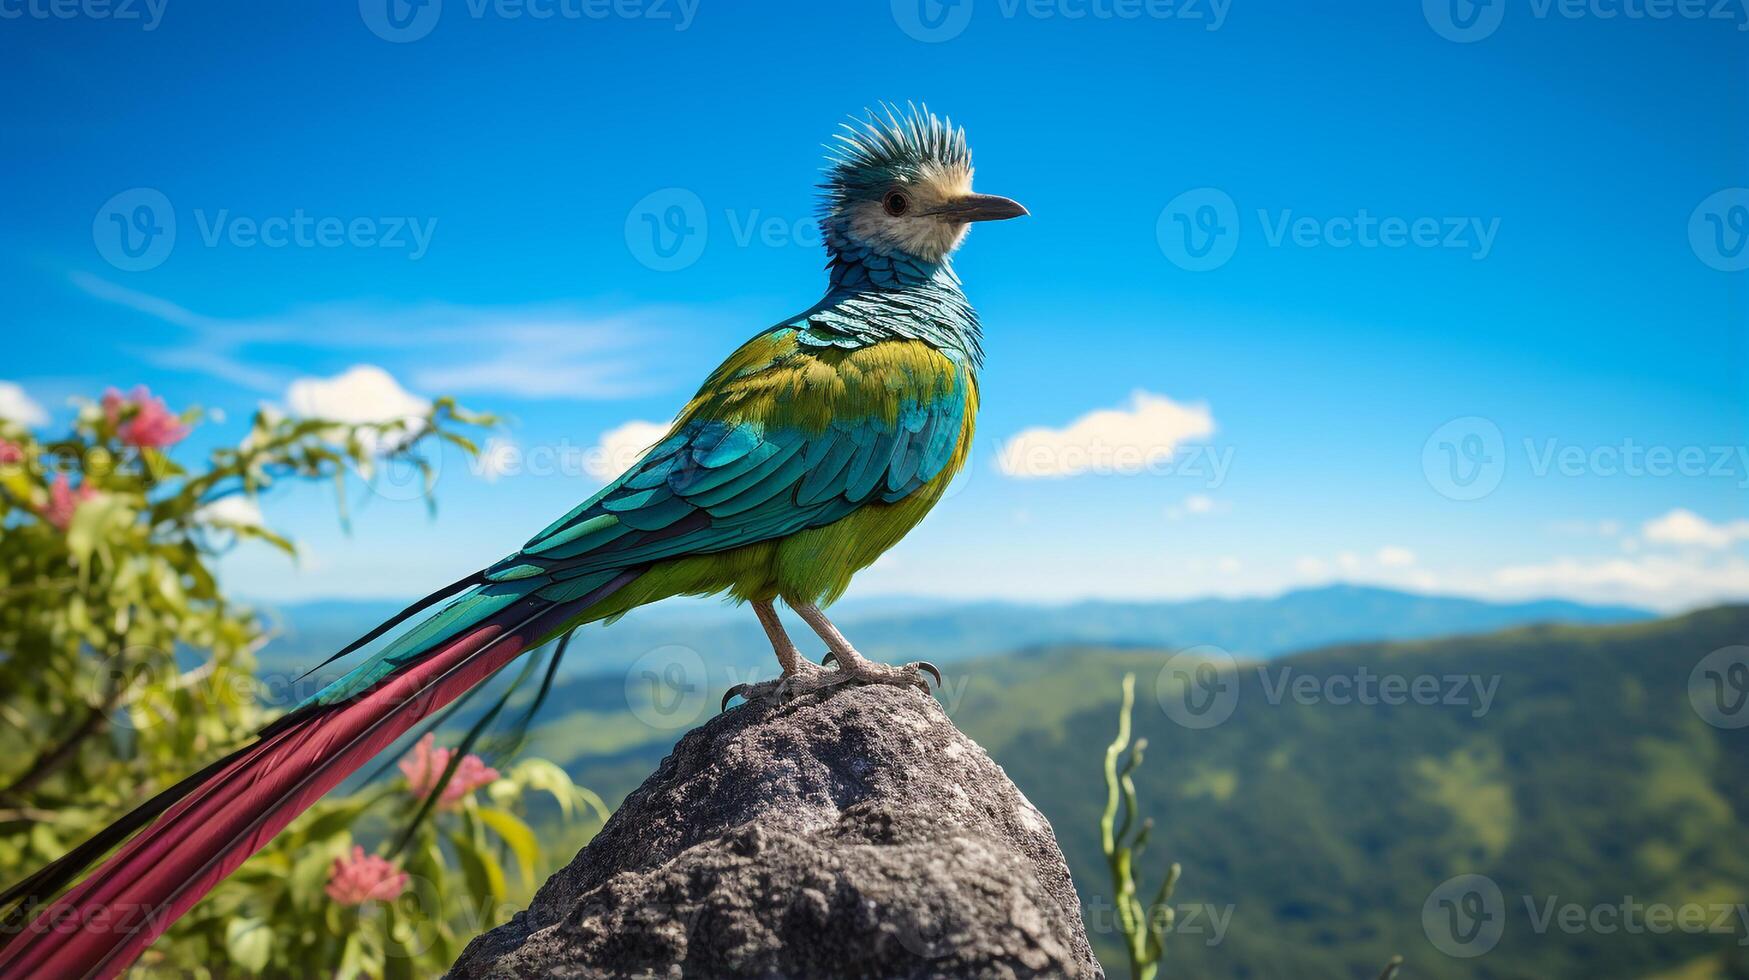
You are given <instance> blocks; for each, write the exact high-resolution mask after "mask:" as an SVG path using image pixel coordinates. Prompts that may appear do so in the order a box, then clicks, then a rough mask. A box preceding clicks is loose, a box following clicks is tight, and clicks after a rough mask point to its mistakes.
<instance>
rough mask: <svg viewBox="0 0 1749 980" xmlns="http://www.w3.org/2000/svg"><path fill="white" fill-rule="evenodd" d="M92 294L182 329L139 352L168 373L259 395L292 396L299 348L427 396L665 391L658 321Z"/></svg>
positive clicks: (524, 310) (532, 311) (554, 311)
mask: <svg viewBox="0 0 1749 980" xmlns="http://www.w3.org/2000/svg"><path fill="white" fill-rule="evenodd" d="M71 280H72V283H73V285H74V286H75V287H77V288H78V289H80V290H81V291H83V292H85V293H86V294H88V295H90V296H92V297H94V298H96V299H99V300H103V301H104V302H108V303H114V304H116V305H119V306H123V307H126V308H128V309H131V310H134V311H136V312H138V313H141V314H144V315H146V316H149V317H152V318H154V319H157V320H160V321H162V322H164V323H167V324H170V325H172V326H175V327H179V328H181V330H182V331H183V336H181V337H179V338H177V339H176V342H175V343H173V344H169V345H165V346H142V347H138V348H136V349H135V353H137V354H138V355H139V356H140V357H141V358H142V359H144V360H145V361H147V362H148V363H150V364H152V365H154V366H156V367H160V368H164V369H167V370H177V371H187V372H191V373H195V374H203V375H207V376H209V377H214V378H218V379H220V380H222V381H225V382H227V383H230V384H235V385H238V386H241V387H244V388H247V389H250V390H252V391H256V392H263V393H268V392H271V393H274V394H278V393H279V392H281V391H283V390H285V388H286V386H287V385H288V384H290V383H291V382H292V380H293V379H294V378H296V377H298V376H299V375H300V374H302V373H304V371H303V370H302V369H300V367H299V366H298V365H297V364H295V363H287V361H288V359H290V360H295V358H288V352H290V351H295V350H299V349H302V350H322V351H349V352H371V353H373V354H374V355H376V358H375V359H382V358H386V357H389V356H392V357H393V359H395V360H396V361H398V362H401V363H400V364H399V365H398V370H400V371H402V372H404V373H405V375H406V376H407V377H409V378H411V379H412V381H413V383H414V384H415V385H417V386H419V387H422V388H426V389H429V390H433V391H444V392H448V393H454V394H458V395H466V394H482V393H483V394H493V395H500V396H507V397H511V398H531V399H572V400H589V399H611V398H624V397H630V396H634V395H640V394H647V393H650V392H652V391H656V390H659V389H661V388H662V387H665V384H663V383H662V382H661V381H660V380H659V379H658V378H656V377H655V376H654V373H653V368H654V366H653V365H652V364H651V363H650V362H649V359H648V358H647V357H646V356H645V351H647V350H650V349H652V345H650V344H647V343H645V341H648V340H650V339H651V338H652V337H659V336H660V334H661V331H660V328H659V327H657V326H656V325H655V324H654V322H653V320H654V315H653V314H652V313H651V312H648V311H646V312H639V313H622V314H615V315H611V316H598V315H594V314H590V313H586V312H584V311H581V310H577V309H572V308H567V307H562V306H530V307H508V308H493V307H470V306H456V305H450V304H442V303H426V304H419V305H415V306H407V307H381V306H370V305H365V304H323V305H317V306H309V307H302V308H298V309H293V310H291V311H288V312H286V313H284V314H281V315H278V316H271V317H255V318H225V317H215V316H210V315H207V314H204V313H200V312H198V311H195V310H191V309H189V308H187V307H185V306H182V305H180V304H178V303H175V302H173V301H171V300H167V299H164V298H162V297H158V296H152V295H150V294H147V293H142V292H140V291H138V290H134V289H129V288H127V287H125V286H119V285H117V284H115V283H113V282H110V281H108V280H106V279H103V278H101V277H98V276H94V275H91V274H89V273H84V272H75V273H73V274H72V275H71Z"/></svg>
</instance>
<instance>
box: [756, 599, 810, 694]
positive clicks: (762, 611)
mask: <svg viewBox="0 0 1749 980" xmlns="http://www.w3.org/2000/svg"><path fill="white" fill-rule="evenodd" d="M753 615H755V616H758V617H759V625H761V626H763V627H765V637H766V639H768V640H770V641H771V649H772V651H773V652H775V653H776V654H777V665H778V666H779V667H781V668H783V676H785V677H794V676H797V675H800V674H808V673H813V672H815V671H818V670H820V667H819V666H818V665H816V664H815V663H814V662H813V661H812V660H809V659H808V658H807V657H804V656H802V651H800V650H798V649H796V645H795V642H794V641H793V640H791V639H790V638H789V633H788V632H787V631H786V630H785V629H784V628H783V621H782V620H780V619H778V618H777V605H776V604H775V603H773V602H771V600H769V599H766V600H758V601H755V602H754V603H753Z"/></svg>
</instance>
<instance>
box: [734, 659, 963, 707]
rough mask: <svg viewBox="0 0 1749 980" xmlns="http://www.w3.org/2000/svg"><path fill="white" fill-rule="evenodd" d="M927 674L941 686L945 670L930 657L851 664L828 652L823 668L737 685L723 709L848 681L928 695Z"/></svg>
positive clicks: (783, 698)
mask: <svg viewBox="0 0 1749 980" xmlns="http://www.w3.org/2000/svg"><path fill="white" fill-rule="evenodd" d="M828 668H830V669H828ZM925 674H928V675H929V676H931V677H934V678H935V686H936V687H940V686H941V671H940V670H939V669H938V668H937V667H936V666H935V665H934V664H932V663H930V662H929V661H927V660H919V661H916V662H914V663H908V664H905V665H904V666H901V667H895V666H892V665H891V664H882V663H875V662H874V661H871V660H864V659H861V658H858V659H857V660H855V661H853V662H851V663H848V664H847V663H845V662H844V661H842V660H838V659H837V658H835V657H834V656H833V655H832V654H830V653H828V654H826V659H825V660H823V661H821V666H820V667H815V666H814V665H812V664H809V665H808V666H807V667H806V668H803V669H802V670H801V671H799V672H797V673H793V674H785V675H783V676H782V677H779V678H778V679H777V680H774V681H760V682H758V683H750V684H736V685H735V686H734V687H731V688H729V689H728V690H727V691H725V692H724V693H723V709H727V708H728V707H729V702H730V701H732V700H734V699H735V698H737V697H738V698H741V699H742V700H744V701H749V702H752V701H773V702H776V703H778V704H783V703H784V702H787V701H790V700H793V699H795V698H799V697H801V696H802V695H804V694H813V693H815V692H816V691H824V690H827V689H829V688H835V687H842V686H843V685H845V684H891V685H893V686H896V687H914V688H917V689H918V690H920V691H922V692H923V693H924V694H928V693H929V692H930V686H929V681H928V680H926V679H925V678H924V675H925Z"/></svg>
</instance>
